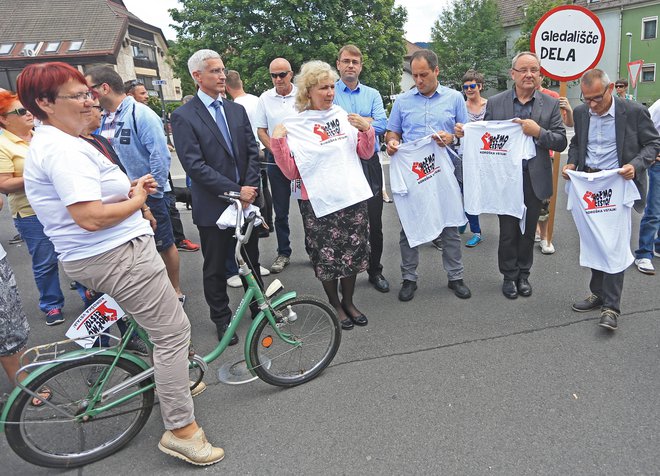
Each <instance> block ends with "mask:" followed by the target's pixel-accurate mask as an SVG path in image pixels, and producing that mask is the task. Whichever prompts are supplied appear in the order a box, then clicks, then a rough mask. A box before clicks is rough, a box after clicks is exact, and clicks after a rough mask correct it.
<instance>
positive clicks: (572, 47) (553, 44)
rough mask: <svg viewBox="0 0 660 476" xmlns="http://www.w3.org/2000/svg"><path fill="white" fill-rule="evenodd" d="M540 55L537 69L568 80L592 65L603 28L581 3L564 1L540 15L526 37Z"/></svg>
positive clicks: (602, 41) (600, 52)
mask: <svg viewBox="0 0 660 476" xmlns="http://www.w3.org/2000/svg"><path fill="white" fill-rule="evenodd" d="M530 48H531V50H532V51H533V52H534V53H536V54H537V55H539V58H541V71H542V72H543V74H544V75H545V76H548V77H549V78H552V79H555V80H557V81H572V80H574V79H578V78H579V77H580V76H582V73H584V72H585V71H587V70H588V69H591V68H594V67H595V66H596V65H597V64H598V61H600V57H601V56H602V55H603V48H605V31H604V30H603V25H601V23H600V20H599V19H598V17H597V16H596V15H594V14H593V13H592V12H591V11H590V10H587V9H586V8H584V7H578V6H575V5H564V6H561V7H557V8H553V9H552V10H550V11H549V12H547V13H546V14H545V15H543V16H542V17H541V19H540V20H539V21H538V23H537V24H536V26H535V27H534V31H533V32H532V36H531V38H530Z"/></svg>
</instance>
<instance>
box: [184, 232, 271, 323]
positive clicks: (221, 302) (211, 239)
mask: <svg viewBox="0 0 660 476" xmlns="http://www.w3.org/2000/svg"><path fill="white" fill-rule="evenodd" d="M197 229H198V230H199V239H200V241H201V245H202V255H203V256H204V265H203V267H202V275H203V286H204V297H205V298H206V303H207V304H208V305H209V311H210V317H211V321H213V323H214V324H215V326H216V328H217V330H218V331H219V332H223V331H224V329H225V327H226V326H227V325H228V324H229V321H230V319H231V315H232V311H231V309H230V308H229V296H228V295H227V277H226V276H225V259H226V257H227V253H228V252H229V248H230V243H231V241H232V238H233V236H234V229H233V228H229V229H227V230H221V229H220V228H218V227H217V226H198V227H197ZM232 251H233V250H232ZM246 251H247V253H246ZM242 256H243V259H245V260H246V261H247V262H248V264H250V263H251V269H252V271H253V272H254V274H255V277H256V278H257V281H258V282H259V283H260V284H261V285H262V286H263V281H262V280H261V272H260V269H259V234H258V233H256V232H255V233H252V236H251V237H250V240H249V241H248V242H247V244H246V245H245V248H244V249H243V252H242ZM241 279H242V278H241ZM243 289H247V285H246V283H245V281H243ZM251 309H252V312H253V313H254V312H255V311H257V312H258V310H256V309H254V306H252V307H251Z"/></svg>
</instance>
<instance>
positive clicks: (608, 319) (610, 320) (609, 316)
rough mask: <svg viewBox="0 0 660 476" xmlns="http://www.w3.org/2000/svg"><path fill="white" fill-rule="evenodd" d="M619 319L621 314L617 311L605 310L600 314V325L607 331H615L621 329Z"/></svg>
mask: <svg viewBox="0 0 660 476" xmlns="http://www.w3.org/2000/svg"><path fill="white" fill-rule="evenodd" d="M617 317H619V314H618V313H617V312H616V311H613V310H612V309H603V310H602V312H601V313H600V322H599V323H598V325H599V326H600V327H604V328H605V329H609V330H611V331H615V330H617V329H618V328H619V326H618V324H617V322H616V319H617Z"/></svg>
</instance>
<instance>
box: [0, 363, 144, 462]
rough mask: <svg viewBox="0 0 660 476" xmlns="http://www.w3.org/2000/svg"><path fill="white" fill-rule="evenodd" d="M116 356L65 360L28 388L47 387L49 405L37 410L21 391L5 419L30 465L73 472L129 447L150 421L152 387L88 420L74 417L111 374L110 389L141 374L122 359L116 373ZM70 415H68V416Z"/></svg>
mask: <svg viewBox="0 0 660 476" xmlns="http://www.w3.org/2000/svg"><path fill="white" fill-rule="evenodd" d="M113 361H114V357H113V356H109V355H95V356H92V357H90V358H89V359H85V360H83V361H74V362H64V363H62V364H60V365H57V366H55V367H53V368H51V369H49V370H47V371H46V372H44V373H43V374H42V375H41V376H39V378H37V379H35V380H34V381H33V382H32V383H30V384H29V386H28V388H29V389H30V390H31V391H33V392H37V390H39V389H46V388H47V389H49V390H50V392H51V395H52V396H51V398H50V399H49V402H50V403H52V404H53V405H55V406H56V407H57V408H58V409H59V410H62V412H60V411H58V410H56V409H54V408H52V407H50V406H49V405H47V404H44V405H40V406H34V405H32V397H31V396H30V395H28V394H27V393H25V392H23V393H21V395H20V396H19V397H18V398H17V399H16V400H15V401H14V403H13V404H12V406H11V408H10V410H9V413H8V415H7V423H6V426H5V428H6V433H7V441H8V443H9V446H11V448H12V449H13V450H14V451H15V452H16V454H18V455H19V456H20V457H21V458H23V459H24V460H25V461H28V462H29V463H32V464H36V465H39V466H45V467H47V468H75V467H77V466H83V465H85V464H89V463H93V462H94V461H98V460H100V459H103V458H105V457H106V456H109V455H111V454H113V453H115V452H116V451H118V450H119V449H120V448H121V447H123V446H124V445H125V444H126V443H128V442H129V441H130V440H131V439H133V437H135V435H137V434H138V432H139V431H140V430H141V429H142V427H143V426H144V425H145V424H146V423H147V420H148V419H149V414H150V413H151V408H152V406H153V403H154V390H153V389H149V390H146V391H145V392H143V393H141V394H139V395H136V396H135V397H133V398H130V399H128V400H127V401H125V402H123V403H121V404H119V405H117V406H115V407H113V408H110V409H108V410H107V411H104V412H102V413H99V414H98V415H97V416H95V417H92V418H90V419H89V420H88V421H85V422H83V421H77V420H76V418H75V415H80V414H83V413H84V412H85V409H86V407H87V405H88V401H89V399H90V397H91V396H92V395H93V394H94V392H95V391H96V387H97V386H98V385H100V384H101V379H102V377H104V376H105V375H108V374H109V375H108V377H107V381H106V382H105V384H104V385H103V389H104V390H107V389H110V388H112V387H114V386H115V385H118V384H120V383H121V382H123V381H125V380H127V379H129V378H131V377H132V376H134V375H137V374H139V373H140V372H142V369H141V368H140V367H139V366H137V365H136V364H134V363H133V362H131V361H130V360H128V359H124V358H120V359H119V360H118V361H117V365H116V366H115V367H114V369H112V370H110V366H111V364H112V362H113ZM149 383H151V380H149V379H147V380H144V381H142V382H140V383H138V384H135V385H133V386H131V387H129V388H127V389H125V390H122V391H120V392H118V393H117V394H114V395H111V396H109V397H108V398H107V400H104V401H103V402H99V403H98V404H97V406H105V405H107V404H110V403H112V402H115V401H118V400H119V399H121V398H124V397H126V396H127V395H129V394H130V393H133V392H135V391H137V390H139V388H140V387H144V386H146V385H148V384H149ZM67 415H69V416H67Z"/></svg>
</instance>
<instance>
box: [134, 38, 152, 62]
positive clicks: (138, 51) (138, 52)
mask: <svg viewBox="0 0 660 476" xmlns="http://www.w3.org/2000/svg"><path fill="white" fill-rule="evenodd" d="M132 48H133V57H134V58H136V59H141V60H147V61H153V62H154V63H155V62H156V48H154V47H153V46H150V45H145V44H144V43H133V45H132Z"/></svg>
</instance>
